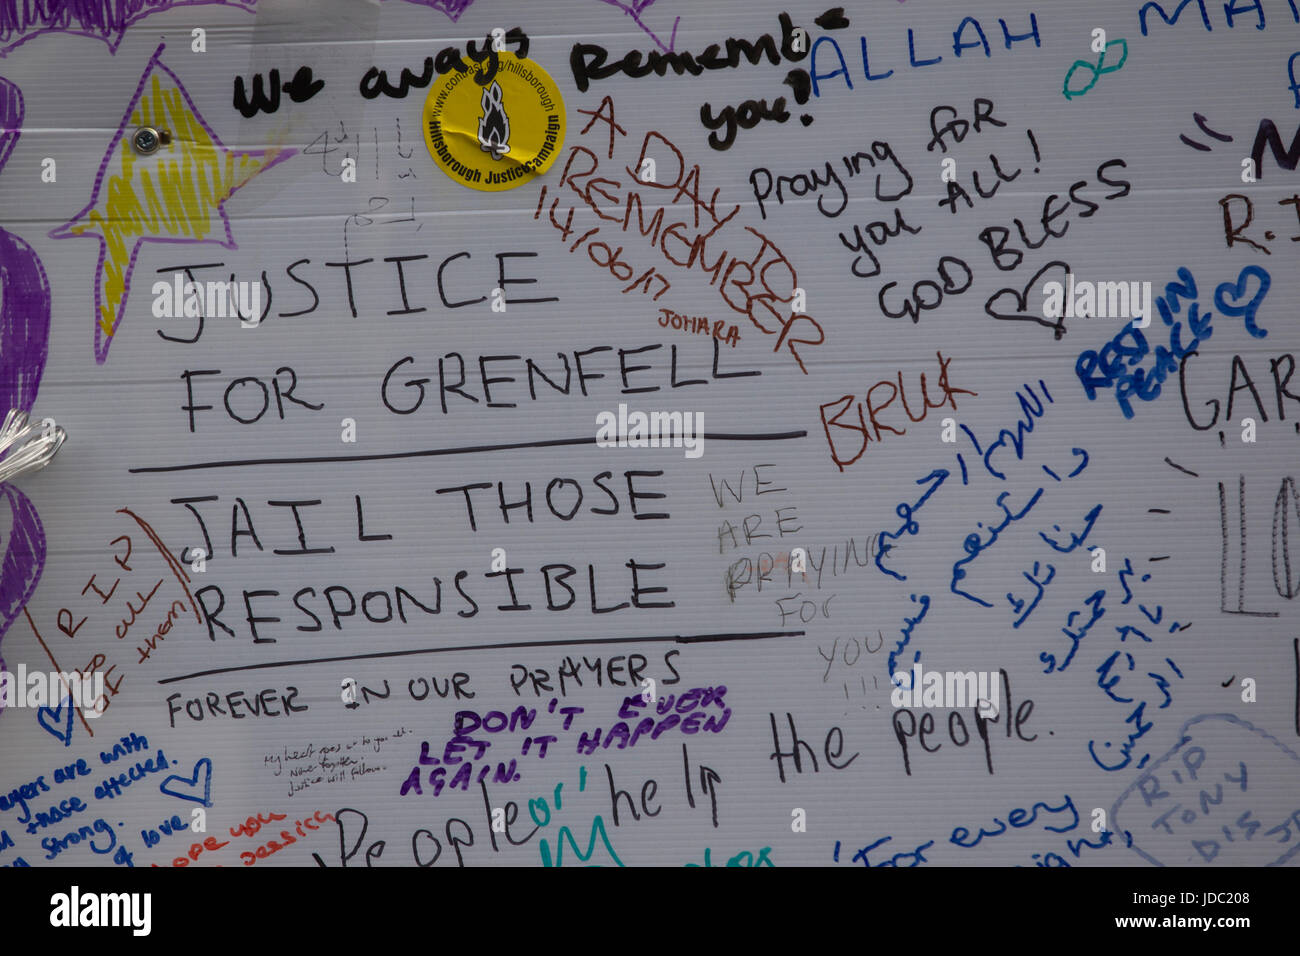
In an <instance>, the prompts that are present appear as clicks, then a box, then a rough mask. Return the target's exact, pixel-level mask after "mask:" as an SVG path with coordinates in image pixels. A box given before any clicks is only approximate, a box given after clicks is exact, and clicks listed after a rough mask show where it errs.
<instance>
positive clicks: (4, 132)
mask: <svg viewBox="0 0 1300 956" xmlns="http://www.w3.org/2000/svg"><path fill="white" fill-rule="evenodd" d="M22 128H23V91H22V90H20V89H18V87H16V86H15V85H14V84H12V83H10V82H9V81H8V80H6V79H5V78H4V77H3V76H0V170H3V169H4V168H5V162H6V161H7V160H8V159H9V154H10V153H12V152H13V151H14V146H16V145H17V143H18V137H19V136H20V135H21V134H22Z"/></svg>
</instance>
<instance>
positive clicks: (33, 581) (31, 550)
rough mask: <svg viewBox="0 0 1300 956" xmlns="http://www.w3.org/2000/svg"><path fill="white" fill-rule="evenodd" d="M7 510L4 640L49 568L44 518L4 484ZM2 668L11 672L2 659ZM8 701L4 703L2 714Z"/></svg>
mask: <svg viewBox="0 0 1300 956" xmlns="http://www.w3.org/2000/svg"><path fill="white" fill-rule="evenodd" d="M0 496H2V497H3V498H4V499H5V505H4V507H7V508H9V509H10V511H11V513H12V514H13V522H12V524H11V526H10V528H9V536H8V540H7V541H4V542H3V546H4V551H5V555H4V565H3V566H0V641H3V640H4V635H5V634H6V633H8V631H9V625H10V624H12V623H13V622H14V618H16V617H17V616H18V613H19V612H20V611H21V610H22V609H23V607H24V606H26V604H27V602H28V600H30V598H31V596H32V594H34V593H35V592H36V585H37V583H38V582H39V581H40V580H41V571H42V569H44V567H45V529H44V528H43V527H42V526H41V518H40V515H38V514H37V513H36V506H35V505H33V504H32V503H31V502H30V501H29V500H28V499H27V496H26V495H24V494H23V493H22V492H21V491H19V490H18V489H17V488H15V487H14V486H13V485H10V484H0ZM0 669H3V670H7V669H8V668H7V667H6V665H5V662H4V658H3V657H0ZM3 711H4V701H3V700H0V713H2V712H3Z"/></svg>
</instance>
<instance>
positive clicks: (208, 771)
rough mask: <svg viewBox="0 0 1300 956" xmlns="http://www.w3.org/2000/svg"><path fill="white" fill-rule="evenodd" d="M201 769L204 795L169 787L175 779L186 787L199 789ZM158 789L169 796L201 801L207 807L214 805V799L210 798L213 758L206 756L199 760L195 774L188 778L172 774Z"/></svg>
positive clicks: (196, 801) (195, 766)
mask: <svg viewBox="0 0 1300 956" xmlns="http://www.w3.org/2000/svg"><path fill="white" fill-rule="evenodd" d="M200 769H202V773H203V796H202V797H199V796H195V795H194V794H193V793H186V792H185V791H184V789H182V790H181V791H180V792H177V791H176V790H170V789H168V788H169V787H170V786H171V785H172V783H173V781H174V782H175V783H176V784H179V785H182V786H183V787H184V788H190V787H193V788H196V789H197V787H198V785H199V773H200ZM158 789H159V790H161V791H162V792H163V793H165V794H167V796H169V797H179V798H180V799H181V800H190V801H193V802H194V803H201V804H203V806H205V807H210V806H212V801H211V799H209V798H210V797H211V796H212V759H211V758H210V757H204V758H202V759H201V760H199V762H198V763H196V764H195V765H194V775H193V776H191V777H188V778H187V777H182V776H181V775H180V774H176V773H174V774H172V775H171V776H170V777H168V778H167V779H166V780H164V781H163V782H162V783H160V784H159V785H158Z"/></svg>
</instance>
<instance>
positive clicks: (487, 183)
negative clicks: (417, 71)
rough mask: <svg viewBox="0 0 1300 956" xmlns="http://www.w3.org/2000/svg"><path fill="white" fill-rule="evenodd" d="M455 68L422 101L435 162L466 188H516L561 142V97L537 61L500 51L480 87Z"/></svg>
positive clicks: (470, 75)
mask: <svg viewBox="0 0 1300 956" xmlns="http://www.w3.org/2000/svg"><path fill="white" fill-rule="evenodd" d="M476 77H477V74H476V73H475V72H473V71H471V72H467V73H461V72H459V71H455V70H453V71H451V72H449V73H445V74H443V76H442V77H441V78H440V79H439V80H438V82H436V83H435V84H434V85H433V88H432V89H430V90H429V97H428V99H426V100H425V101H424V143H425V145H426V146H428V147H429V152H430V154H431V155H432V156H433V161H434V162H435V163H437V164H438V166H439V168H441V169H442V171H443V172H444V173H446V174H447V175H448V176H450V177H451V178H452V179H453V180H455V181H456V182H458V183H460V184H461V185H463V186H469V187H470V188H471V189H482V190H486V191H488V192H496V191H498V190H502V189H513V188H514V187H515V186H518V185H521V184H522V183H526V182H528V181H529V180H531V179H532V178H533V177H534V176H538V175H541V174H542V173H544V172H546V170H547V169H549V168H550V166H551V163H552V162H554V161H555V157H556V156H558V155H559V154H560V149H561V147H563V145H564V100H563V99H562V98H561V97H560V91H559V89H557V88H556V85H555V81H554V80H553V79H551V75H550V74H549V73H547V72H546V71H545V70H543V69H542V68H541V67H540V66H538V65H537V63H536V62H534V61H533V60H526V59H525V60H521V59H518V58H516V57H513V56H503V57H502V58H501V60H500V67H499V68H498V69H497V72H496V75H495V76H493V77H492V78H491V79H490V80H489V81H488V82H486V83H484V84H482V85H480V84H479V82H478V80H477V79H476Z"/></svg>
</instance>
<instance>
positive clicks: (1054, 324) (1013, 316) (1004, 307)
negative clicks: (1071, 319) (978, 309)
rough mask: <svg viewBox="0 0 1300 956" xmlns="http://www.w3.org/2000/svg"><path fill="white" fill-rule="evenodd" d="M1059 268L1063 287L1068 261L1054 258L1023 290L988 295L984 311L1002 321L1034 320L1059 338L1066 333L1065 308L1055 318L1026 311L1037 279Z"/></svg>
mask: <svg viewBox="0 0 1300 956" xmlns="http://www.w3.org/2000/svg"><path fill="white" fill-rule="evenodd" d="M1056 268H1059V269H1060V270H1061V285H1062V286H1063V287H1064V285H1065V282H1066V277H1067V276H1068V275H1069V273H1070V266H1069V264H1068V263H1065V262H1061V261H1060V260H1059V259H1054V260H1053V261H1051V262H1049V263H1048V264H1047V265H1045V266H1043V267H1042V268H1041V269H1039V270H1038V271H1037V272H1035V273H1034V275H1033V278H1031V279H1030V280H1029V282H1028V284H1026V285H1025V288H1024V290H1023V291H1017V290H1015V289H999V290H998V291H997V292H995V293H993V295H991V296H989V298H988V301H987V302H985V303H984V311H985V312H987V313H988V314H989V315H991V316H992V317H993V318H995V319H1001V320H1002V321H1004V322H1036V323H1038V324H1039V325H1041V326H1043V327H1044V328H1049V329H1052V330H1053V331H1054V333H1055V337H1056V338H1057V339H1060V338H1061V336H1063V335H1064V334H1065V333H1066V331H1067V330H1066V328H1065V317H1064V315H1065V310H1064V309H1062V310H1061V317H1060V318H1057V319H1048V318H1044V317H1042V316H1040V315H1034V314H1032V313H1029V312H1027V311H1026V310H1027V309H1028V307H1029V293H1030V290H1032V289H1033V288H1034V286H1036V285H1038V281H1039V280H1040V279H1042V278H1043V276H1044V275H1046V274H1047V273H1048V272H1049V271H1050V270H1052V269H1056ZM1006 297H1010V300H1011V301H1010V302H1004V301H1003V300H1004V298H1006Z"/></svg>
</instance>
